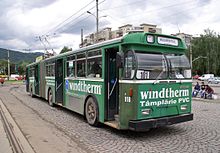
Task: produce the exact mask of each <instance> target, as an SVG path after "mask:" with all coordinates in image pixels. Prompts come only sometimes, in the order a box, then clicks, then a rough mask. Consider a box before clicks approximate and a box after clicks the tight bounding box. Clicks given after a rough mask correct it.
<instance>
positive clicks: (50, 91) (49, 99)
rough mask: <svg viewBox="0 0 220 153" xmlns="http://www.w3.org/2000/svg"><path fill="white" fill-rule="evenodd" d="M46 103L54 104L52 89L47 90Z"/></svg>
mask: <svg viewBox="0 0 220 153" xmlns="http://www.w3.org/2000/svg"><path fill="white" fill-rule="evenodd" d="M48 103H49V105H50V106H52V107H53V106H54V103H53V92H52V90H51V89H50V90H49V92H48Z"/></svg>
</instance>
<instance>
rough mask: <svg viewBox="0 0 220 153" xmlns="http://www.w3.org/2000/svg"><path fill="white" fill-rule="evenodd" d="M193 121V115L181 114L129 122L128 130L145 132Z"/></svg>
mask: <svg viewBox="0 0 220 153" xmlns="http://www.w3.org/2000/svg"><path fill="white" fill-rule="evenodd" d="M191 120H193V114H182V115H178V116H169V117H163V118H156V119H148V120H138V121H137V120H134V121H133V120H132V121H129V129H130V130H132V131H146V130H148V129H150V128H156V127H161V126H166V125H172V124H177V123H181V122H186V121H191Z"/></svg>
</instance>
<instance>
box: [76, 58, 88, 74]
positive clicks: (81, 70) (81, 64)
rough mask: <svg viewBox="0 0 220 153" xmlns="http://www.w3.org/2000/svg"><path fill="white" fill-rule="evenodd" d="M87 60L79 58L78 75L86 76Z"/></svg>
mask: <svg viewBox="0 0 220 153" xmlns="http://www.w3.org/2000/svg"><path fill="white" fill-rule="evenodd" d="M85 70H86V60H85V59H84V60H78V61H77V77H85V76H86V71H85Z"/></svg>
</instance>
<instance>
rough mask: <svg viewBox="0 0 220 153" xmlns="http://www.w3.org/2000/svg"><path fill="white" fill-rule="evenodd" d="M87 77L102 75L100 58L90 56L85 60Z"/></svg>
mask: <svg viewBox="0 0 220 153" xmlns="http://www.w3.org/2000/svg"><path fill="white" fill-rule="evenodd" d="M87 72H88V77H97V78H100V77H102V58H101V57H97V58H90V59H88V61H87Z"/></svg>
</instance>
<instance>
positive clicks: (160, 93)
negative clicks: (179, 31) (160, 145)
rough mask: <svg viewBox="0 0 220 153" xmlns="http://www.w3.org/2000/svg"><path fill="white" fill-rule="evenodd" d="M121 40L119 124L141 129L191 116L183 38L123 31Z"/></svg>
mask: <svg viewBox="0 0 220 153" xmlns="http://www.w3.org/2000/svg"><path fill="white" fill-rule="evenodd" d="M123 43H124V45H122V48H123V50H124V51H125V52H124V64H123V69H122V77H121V79H120V81H119V84H120V85H119V88H120V110H119V114H120V128H121V129H127V128H128V129H130V130H134V131H145V130H148V129H150V128H156V127H161V126H166V125H172V124H176V123H181V122H186V121H190V120H192V119H193V114H192V113H191V92H192V80H191V68H190V64H189V61H188V59H187V57H186V55H185V51H186V46H185V44H184V43H183V41H182V40H181V39H179V38H176V37H173V36H166V35H158V34H147V33H146V34H144V33H143V34H131V35H127V36H126V37H125V38H124V40H123ZM123 46H124V47H123ZM125 46H126V47H125Z"/></svg>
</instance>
